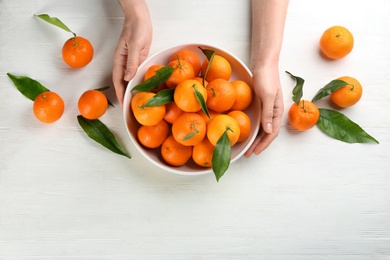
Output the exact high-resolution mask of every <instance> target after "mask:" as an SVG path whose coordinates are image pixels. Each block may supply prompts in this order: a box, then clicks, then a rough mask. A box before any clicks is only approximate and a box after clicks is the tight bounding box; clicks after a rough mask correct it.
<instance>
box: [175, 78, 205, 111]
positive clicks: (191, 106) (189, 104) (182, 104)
mask: <svg viewBox="0 0 390 260" xmlns="http://www.w3.org/2000/svg"><path fill="white" fill-rule="evenodd" d="M195 89H196V90H195ZM195 91H198V92H199V93H200V94H201V95H202V96H203V100H204V101H206V100H207V91H206V88H204V87H203V85H202V84H201V83H199V81H197V80H194V79H188V80H185V81H183V82H181V83H180V84H179V85H177V87H176V88H175V92H174V94H173V99H174V100H175V103H176V105H177V106H178V107H179V108H180V109H181V110H183V111H185V112H197V111H199V110H200V109H201V108H202V106H201V103H200V102H199V100H198V98H197V96H196V93H195Z"/></svg>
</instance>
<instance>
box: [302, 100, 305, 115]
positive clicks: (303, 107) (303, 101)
mask: <svg viewBox="0 0 390 260" xmlns="http://www.w3.org/2000/svg"><path fill="white" fill-rule="evenodd" d="M302 109H303V111H304V112H305V113H306V109H305V100H302Z"/></svg>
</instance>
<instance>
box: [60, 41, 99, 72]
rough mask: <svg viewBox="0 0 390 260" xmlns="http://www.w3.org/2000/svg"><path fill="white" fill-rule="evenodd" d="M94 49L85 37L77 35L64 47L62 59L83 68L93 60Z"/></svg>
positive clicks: (73, 66) (71, 65)
mask: <svg viewBox="0 0 390 260" xmlns="http://www.w3.org/2000/svg"><path fill="white" fill-rule="evenodd" d="M93 53H94V49H93V46H92V44H91V43H90V42H89V41H88V40H87V39H85V38H83V37H80V36H75V37H72V38H70V39H69V40H67V41H66V42H65V44H64V46H63V47H62V59H63V60H64V61H65V63H66V64H68V65H69V66H70V67H72V68H82V67H85V66H86V65H87V64H88V63H90V62H91V61H92V58H93Z"/></svg>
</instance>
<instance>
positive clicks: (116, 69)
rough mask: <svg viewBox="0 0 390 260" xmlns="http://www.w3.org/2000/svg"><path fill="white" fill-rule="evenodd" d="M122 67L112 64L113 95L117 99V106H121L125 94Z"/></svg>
mask: <svg viewBox="0 0 390 260" xmlns="http://www.w3.org/2000/svg"><path fill="white" fill-rule="evenodd" d="M124 71H125V69H124V67H123V66H122V65H120V64H117V63H115V62H114V66H113V70H112V81H113V83H114V88H115V94H116V97H117V98H118V101H119V104H120V105H121V106H122V105H123V97H124V93H125V81H124V80H123V78H124Z"/></svg>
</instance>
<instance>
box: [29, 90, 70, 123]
mask: <svg viewBox="0 0 390 260" xmlns="http://www.w3.org/2000/svg"><path fill="white" fill-rule="evenodd" d="M64 110H65V103H64V100H63V99H62V98H61V97H60V96H59V95H58V94H57V93H55V92H52V91H46V92H43V93H41V94H39V95H38V96H37V97H36V98H35V99H34V104H33V112H34V115H35V117H36V118H37V119H38V120H39V121H41V122H43V123H47V124H50V123H53V122H55V121H57V120H58V119H60V118H61V116H62V114H63V113H64Z"/></svg>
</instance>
